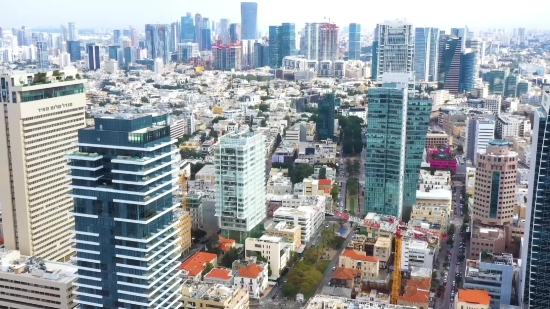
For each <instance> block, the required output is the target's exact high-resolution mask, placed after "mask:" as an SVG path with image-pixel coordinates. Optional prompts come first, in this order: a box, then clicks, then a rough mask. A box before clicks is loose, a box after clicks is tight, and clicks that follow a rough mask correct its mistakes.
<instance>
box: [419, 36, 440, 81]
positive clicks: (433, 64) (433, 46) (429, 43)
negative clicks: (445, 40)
mask: <svg viewBox="0 0 550 309" xmlns="http://www.w3.org/2000/svg"><path fill="white" fill-rule="evenodd" d="M414 40H415V43H414V73H415V79H416V80H423V81H430V82H431V81H437V75H438V66H437V61H438V55H439V29H437V28H416V29H415V37H414Z"/></svg>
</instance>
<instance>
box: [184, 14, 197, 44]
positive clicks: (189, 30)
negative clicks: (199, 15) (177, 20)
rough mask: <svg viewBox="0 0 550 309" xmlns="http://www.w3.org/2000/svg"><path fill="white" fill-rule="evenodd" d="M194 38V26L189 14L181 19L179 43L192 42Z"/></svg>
mask: <svg viewBox="0 0 550 309" xmlns="http://www.w3.org/2000/svg"><path fill="white" fill-rule="evenodd" d="M194 38H195V24H194V20H193V16H191V13H187V14H186V15H185V16H182V17H181V42H182V43H189V42H193V41H194Z"/></svg>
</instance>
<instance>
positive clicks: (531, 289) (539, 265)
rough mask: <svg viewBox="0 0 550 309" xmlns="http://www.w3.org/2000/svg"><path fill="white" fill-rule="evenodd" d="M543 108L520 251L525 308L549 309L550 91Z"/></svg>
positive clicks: (537, 127)
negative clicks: (549, 113) (549, 114)
mask: <svg viewBox="0 0 550 309" xmlns="http://www.w3.org/2000/svg"><path fill="white" fill-rule="evenodd" d="M541 105H542V107H540V108H538V109H537V110H536V111H535V115H534V116H535V117H534V118H535V119H534V124H533V135H532V136H533V144H532V147H531V151H532V152H533V153H532V154H531V155H532V158H534V160H532V161H531V169H530V172H529V177H530V179H529V195H528V201H527V203H528V204H529V205H530V206H531V207H527V209H528V211H527V214H526V220H525V232H524V236H523V245H522V252H521V260H522V274H523V276H521V278H522V279H523V281H522V282H520V286H521V289H520V295H519V296H520V302H521V301H523V303H524V306H523V308H537V309H538V308H548V295H550V282H549V281H548V274H549V273H550V232H549V231H550V199H549V198H548V197H549V196H550V139H549V138H548V135H549V134H550V122H549V120H550V119H549V117H548V112H549V107H550V91H548V90H546V91H543V94H542V104H541Z"/></svg>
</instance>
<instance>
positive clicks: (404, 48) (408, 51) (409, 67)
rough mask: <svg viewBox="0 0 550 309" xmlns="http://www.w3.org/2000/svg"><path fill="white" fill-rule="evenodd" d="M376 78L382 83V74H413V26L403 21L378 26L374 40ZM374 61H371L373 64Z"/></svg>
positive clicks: (388, 22)
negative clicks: (376, 46)
mask: <svg viewBox="0 0 550 309" xmlns="http://www.w3.org/2000/svg"><path fill="white" fill-rule="evenodd" d="M375 40H376V41H377V42H378V48H377V51H376V78H377V80H378V81H382V79H383V75H384V73H407V74H411V73H412V72H413V54H414V35H413V26H412V24H411V23H408V22H407V21H405V20H400V19H398V20H393V21H386V22H384V23H382V24H378V25H377V28H376V38H375ZM374 61H375V60H373V62H374Z"/></svg>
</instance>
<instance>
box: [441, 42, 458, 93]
mask: <svg viewBox="0 0 550 309" xmlns="http://www.w3.org/2000/svg"><path fill="white" fill-rule="evenodd" d="M439 52H440V59H439V63H438V66H439V69H438V71H439V77H438V88H439V89H445V90H449V92H450V93H452V94H457V93H459V90H460V68H461V64H460V63H461V61H462V39H461V38H459V37H456V36H446V37H443V38H440V40H439Z"/></svg>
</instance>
